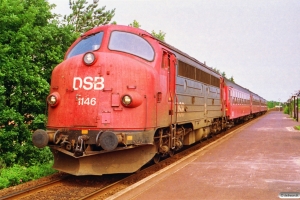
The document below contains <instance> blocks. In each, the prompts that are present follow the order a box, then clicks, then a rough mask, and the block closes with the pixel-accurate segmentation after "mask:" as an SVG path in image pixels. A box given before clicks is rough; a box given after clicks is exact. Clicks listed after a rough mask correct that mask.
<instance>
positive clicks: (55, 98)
mask: <svg viewBox="0 0 300 200" xmlns="http://www.w3.org/2000/svg"><path fill="white" fill-rule="evenodd" d="M59 99H60V96H59V94H58V93H57V92H54V93H52V94H50V95H49V96H48V97H47V102H48V104H49V105H50V106H56V105H57V104H58V102H59Z"/></svg>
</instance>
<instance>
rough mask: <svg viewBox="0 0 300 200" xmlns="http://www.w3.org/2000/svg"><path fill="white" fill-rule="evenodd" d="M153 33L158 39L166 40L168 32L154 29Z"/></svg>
mask: <svg viewBox="0 0 300 200" xmlns="http://www.w3.org/2000/svg"><path fill="white" fill-rule="evenodd" d="M151 34H152V35H153V36H154V37H156V38H157V39H159V40H161V41H165V36H166V33H164V32H162V31H161V30H159V32H158V33H156V32H155V31H152V32H151Z"/></svg>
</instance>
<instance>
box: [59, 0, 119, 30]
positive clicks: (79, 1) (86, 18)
mask: <svg viewBox="0 0 300 200" xmlns="http://www.w3.org/2000/svg"><path fill="white" fill-rule="evenodd" d="M69 4H70V9H71V10H72V13H71V14H70V15H68V16H64V21H65V22H66V23H67V25H72V26H73V28H74V31H75V32H78V33H84V32H86V31H87V30H89V29H92V28H94V27H96V26H99V25H105V24H108V23H109V22H110V21H111V19H112V18H113V17H114V15H115V9H113V10H108V11H105V8H106V6H103V7H101V8H97V7H98V1H97V0H94V2H93V3H92V4H90V5H88V6H86V5H87V4H88V2H87V1H86V0H75V1H71V0H69Z"/></svg>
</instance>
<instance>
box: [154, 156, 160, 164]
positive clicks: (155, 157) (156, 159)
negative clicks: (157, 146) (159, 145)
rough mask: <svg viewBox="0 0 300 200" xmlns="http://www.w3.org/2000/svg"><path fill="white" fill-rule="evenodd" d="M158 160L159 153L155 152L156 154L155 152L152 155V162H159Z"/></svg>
mask: <svg viewBox="0 0 300 200" xmlns="http://www.w3.org/2000/svg"><path fill="white" fill-rule="evenodd" d="M159 161H160V155H159V154H158V153H157V154H155V156H154V157H153V162H154V163H155V164H157V163H159Z"/></svg>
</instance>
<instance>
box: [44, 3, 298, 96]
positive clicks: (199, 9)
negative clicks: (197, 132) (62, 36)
mask: <svg viewBox="0 0 300 200" xmlns="http://www.w3.org/2000/svg"><path fill="white" fill-rule="evenodd" d="M48 1H49V2H50V3H53V4H56V5H57V7H56V8H55V10H54V11H53V12H55V13H58V14H62V15H64V14H68V13H70V9H69V1H68V0H48ZM88 2H90V3H92V2H93V0H88ZM99 5H100V6H106V10H111V9H114V8H115V9H116V11H115V16H114V18H113V20H112V21H116V22H117V24H120V25H129V24H130V23H132V22H133V20H137V21H138V22H139V23H140V25H141V28H142V29H144V30H146V31H148V32H151V31H152V30H154V31H156V32H159V30H162V31H163V32H164V33H166V36H165V40H166V42H167V43H169V44H171V45H173V46H175V47H176V48H178V49H180V50H181V51H183V52H185V53H187V54H189V55H190V56H192V57H194V58H196V59H197V60H199V61H201V62H204V61H205V62H206V64H207V65H208V66H210V67H214V68H217V69H219V70H220V71H221V72H223V71H224V72H225V73H226V76H227V77H228V78H230V77H231V76H233V78H234V80H235V82H236V83H237V84H239V85H241V86H243V87H245V88H248V89H249V90H251V91H253V92H255V93H257V94H259V95H260V96H262V97H264V98H265V99H267V100H269V101H270V100H274V101H281V102H285V101H287V100H288V99H289V98H290V97H291V96H292V94H294V93H295V92H296V91H299V90H300V0H263V1H262V0H186V1H182V0H99Z"/></svg>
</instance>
